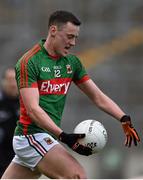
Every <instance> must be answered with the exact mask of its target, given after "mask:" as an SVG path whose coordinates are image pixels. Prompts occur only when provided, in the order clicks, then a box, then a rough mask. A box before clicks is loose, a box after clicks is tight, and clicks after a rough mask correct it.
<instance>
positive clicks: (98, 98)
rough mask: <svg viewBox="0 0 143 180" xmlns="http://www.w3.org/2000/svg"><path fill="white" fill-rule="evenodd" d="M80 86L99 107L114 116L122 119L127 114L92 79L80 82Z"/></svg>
mask: <svg viewBox="0 0 143 180" xmlns="http://www.w3.org/2000/svg"><path fill="white" fill-rule="evenodd" d="M78 87H79V88H80V89H81V90H82V91H83V92H84V93H85V94H86V95H87V96H88V97H89V98H90V99H91V100H92V101H93V102H94V104H96V106H97V107H99V108H100V109H101V110H103V111H105V112H106V113H108V114H110V115H111V116H113V117H114V118H116V119H118V120H120V119H121V117H122V116H123V115H125V113H124V112H123V111H122V110H121V108H120V107H119V106H118V105H117V104H116V103H115V102H114V101H113V100H111V99H110V98H109V97H108V96H107V95H105V94H104V93H103V92H102V91H101V90H100V89H99V88H98V87H97V86H96V84H95V83H94V82H93V81H92V80H91V79H90V80H88V81H86V82H84V83H82V84H79V85H78Z"/></svg>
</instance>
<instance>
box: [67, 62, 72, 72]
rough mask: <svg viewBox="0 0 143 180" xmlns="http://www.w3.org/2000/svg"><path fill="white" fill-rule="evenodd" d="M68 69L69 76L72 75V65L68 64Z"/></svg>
mask: <svg viewBox="0 0 143 180" xmlns="http://www.w3.org/2000/svg"><path fill="white" fill-rule="evenodd" d="M66 68H67V74H71V73H72V68H71V65H70V64H67V65H66Z"/></svg>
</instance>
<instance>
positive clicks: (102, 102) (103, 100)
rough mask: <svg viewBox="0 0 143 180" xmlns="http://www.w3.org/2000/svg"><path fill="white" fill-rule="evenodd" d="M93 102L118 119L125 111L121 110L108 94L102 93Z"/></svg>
mask: <svg viewBox="0 0 143 180" xmlns="http://www.w3.org/2000/svg"><path fill="white" fill-rule="evenodd" d="M94 103H95V104H96V105H97V107H99V108H100V109H101V110H103V111H104V112H106V113H108V114H110V115H111V116H113V117H114V118H116V119H118V120H120V119H121V118H122V116H123V115H125V113H124V112H123V110H122V109H121V108H120V107H119V106H118V105H117V104H116V103H115V102H114V101H113V100H112V99H110V98H109V97H108V96H106V95H105V94H103V93H102V95H100V96H99V97H98V100H97V99H96V100H95V101H94Z"/></svg>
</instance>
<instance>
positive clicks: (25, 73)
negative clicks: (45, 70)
mask: <svg viewBox="0 0 143 180" xmlns="http://www.w3.org/2000/svg"><path fill="white" fill-rule="evenodd" d="M36 69H37V68H36V64H34V62H33V61H32V59H27V58H24V57H23V58H21V59H20V60H19V61H18V62H17V64H16V66H15V70H16V80H17V84H18V88H19V89H20V88H28V87H38V84H37V73H38V72H37V70H36Z"/></svg>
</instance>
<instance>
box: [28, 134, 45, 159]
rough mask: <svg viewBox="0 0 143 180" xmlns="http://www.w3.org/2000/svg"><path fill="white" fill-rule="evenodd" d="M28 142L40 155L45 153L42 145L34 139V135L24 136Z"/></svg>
mask: <svg viewBox="0 0 143 180" xmlns="http://www.w3.org/2000/svg"><path fill="white" fill-rule="evenodd" d="M25 137H26V138H27V140H28V142H29V145H30V146H31V147H33V148H34V149H35V150H36V151H37V152H38V153H39V154H40V155H41V156H42V157H44V155H45V154H46V153H47V151H46V149H45V148H44V146H43V145H42V144H41V143H40V142H39V141H38V140H36V139H35V137H34V135H26V136H25Z"/></svg>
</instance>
